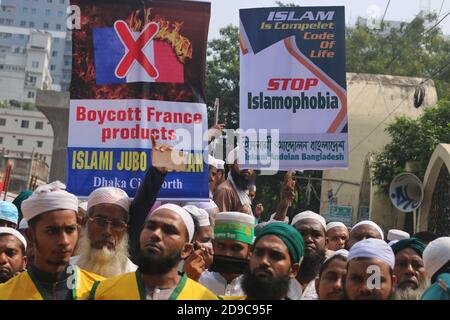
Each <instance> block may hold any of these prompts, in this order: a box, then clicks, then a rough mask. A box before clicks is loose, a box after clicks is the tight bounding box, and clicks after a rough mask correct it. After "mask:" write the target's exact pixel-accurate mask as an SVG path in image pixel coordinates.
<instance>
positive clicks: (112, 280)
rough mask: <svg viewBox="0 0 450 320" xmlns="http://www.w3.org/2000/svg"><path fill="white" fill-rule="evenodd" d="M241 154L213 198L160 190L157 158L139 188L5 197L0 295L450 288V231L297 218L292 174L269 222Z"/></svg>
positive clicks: (341, 293) (230, 162)
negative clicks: (171, 199) (161, 194)
mask: <svg viewBox="0 0 450 320" xmlns="http://www.w3.org/2000/svg"><path fill="white" fill-rule="evenodd" d="M160 148H161V147H160ZM161 151H167V150H163V148H161ZM236 155H237V149H235V150H233V151H232V152H231V153H230V154H229V155H228V158H227V164H225V163H224V161H221V160H217V159H214V158H210V161H209V174H210V183H209V188H210V198H211V199H210V201H209V202H193V203H161V202H160V201H157V196H158V191H159V189H160V188H161V186H162V184H163V182H164V179H165V176H166V174H167V170H166V169H165V168H154V167H151V168H150V169H149V171H148V172H147V173H146V174H145V178H144V179H143V182H142V183H141V185H140V187H139V189H138V191H137V193H136V195H135V197H134V198H133V200H131V199H130V198H129V197H128V195H127V194H126V193H125V192H124V191H123V190H121V189H118V188H113V187H102V188H98V189H96V190H94V191H93V192H92V193H91V194H90V195H89V197H88V200H87V202H86V201H84V202H83V201H81V202H80V200H79V199H78V198H77V197H76V196H75V195H73V194H71V193H69V192H67V191H66V190H65V185H64V184H62V183H61V182H59V181H56V182H52V183H50V184H47V185H42V186H39V187H38V188H37V189H36V190H35V191H34V192H31V191H29V190H28V191H23V192H22V193H20V194H19V195H18V196H17V198H15V200H14V201H13V202H12V203H10V202H6V201H2V202H0V283H1V284H0V300H8V299H9V300H29V299H36V300H42V299H49V300H73V299H80V300H83V299H85V300H87V299H91V300H217V299H229V300H233V299H236V300H237V299H241V300H243V299H248V300H283V299H290V300H367V299H369V300H388V299H390V300H420V299H422V300H430V299H431V300H449V299H450V237H437V236H436V235H434V234H433V233H431V232H427V231H423V232H418V233H416V234H414V235H412V236H410V235H409V234H408V233H406V232H404V231H401V230H389V231H388V232H387V238H385V233H384V231H383V230H382V229H381V228H380V227H379V226H378V225H377V224H376V223H375V222H373V221H361V222H359V223H357V224H356V225H354V226H353V227H352V228H351V229H350V230H349V229H348V228H347V227H346V226H345V225H344V224H343V223H341V222H334V221H329V222H328V223H327V222H326V220H325V219H324V217H323V216H321V215H319V214H317V213H315V212H312V211H304V212H300V213H298V214H297V215H295V216H294V217H293V218H292V220H291V221H289V218H288V217H287V210H288V209H289V207H290V206H291V205H292V200H293V195H294V188H295V186H294V185H293V184H292V182H291V181H290V180H289V179H285V181H284V183H283V184H282V187H281V190H280V193H279V203H278V207H277V210H276V212H275V213H274V214H272V215H271V216H270V220H269V221H265V222H261V221H259V220H260V216H261V212H262V211H263V206H262V205H261V204H258V205H257V206H254V210H253V209H252V200H253V198H254V196H255V187H254V185H255V180H256V175H255V172H254V171H253V170H241V169H240V166H239V164H238V163H237V161H236V160H237V159H236V158H237V157H236ZM225 166H227V169H228V175H227V176H225V170H224V169H225ZM276 192H278V191H276ZM294 209H295V208H294ZM253 211H254V212H253Z"/></svg>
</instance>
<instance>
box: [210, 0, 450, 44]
mask: <svg viewBox="0 0 450 320" xmlns="http://www.w3.org/2000/svg"><path fill="white" fill-rule="evenodd" d="M210 2H211V20H210V25H209V37H208V38H209V39H214V38H219V37H220V34H219V30H220V28H223V27H225V26H227V25H229V24H233V25H235V26H238V25H239V9H243V8H259V7H274V6H277V5H276V3H275V0H211V1H210ZM283 2H285V3H295V4H299V5H301V6H345V19H346V24H347V25H354V24H355V21H356V19H357V18H358V16H360V17H364V18H367V17H370V16H373V15H375V16H380V17H382V16H383V14H384V11H385V9H386V5H387V4H388V2H389V0H334V1H331V0H284V1H283ZM441 6H442V7H441ZM421 10H429V11H432V12H433V11H434V12H436V13H439V12H440V15H441V18H442V17H444V15H445V14H446V13H448V12H450V0H391V1H390V3H389V7H388V10H387V12H386V17H385V20H396V21H405V22H409V21H411V20H412V19H413V18H414V17H415V16H416V15H417V14H418V13H419V12H420V11H421ZM439 26H440V27H442V30H443V31H444V34H446V35H450V15H449V16H447V18H446V19H445V20H443V21H442V22H441V23H440V24H439Z"/></svg>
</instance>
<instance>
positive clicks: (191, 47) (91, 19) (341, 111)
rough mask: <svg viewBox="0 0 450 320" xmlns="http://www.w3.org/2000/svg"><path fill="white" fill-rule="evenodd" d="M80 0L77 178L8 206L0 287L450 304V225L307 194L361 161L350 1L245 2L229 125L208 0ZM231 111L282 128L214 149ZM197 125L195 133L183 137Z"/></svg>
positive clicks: (74, 104)
mask: <svg viewBox="0 0 450 320" xmlns="http://www.w3.org/2000/svg"><path fill="white" fill-rule="evenodd" d="M0 2H1V0H0ZM47 2H49V3H51V1H47ZM116 2H117V3H116ZM70 3H71V4H72V5H78V6H79V7H78V9H79V10H80V12H81V13H79V14H80V15H82V16H81V18H80V19H79V20H80V21H79V24H80V26H78V28H77V29H74V30H73V33H72V35H71V39H73V54H72V55H71V57H73V58H72V60H73V61H72V63H71V66H72V78H71V92H70V103H69V107H68V108H65V109H64V120H67V119H66V118H67V114H69V113H70V118H69V121H68V122H69V125H68V128H67V129H68V138H67V137H66V139H67V140H68V141H67V143H66V144H65V145H64V146H63V147H59V149H58V148H55V150H56V151H58V152H60V151H62V150H64V152H65V151H67V163H66V164H67V165H66V167H65V168H64V170H61V171H63V172H65V173H66V175H64V177H63V178H60V180H62V181H65V183H66V184H67V186H66V185H65V184H64V183H62V182H61V181H58V180H57V179H56V178H52V180H57V181H52V182H50V183H47V182H48V181H49V179H48V178H46V180H45V181H42V182H43V183H42V184H41V185H39V186H37V188H35V189H34V190H22V192H20V193H19V194H18V195H17V197H16V198H15V199H14V200H13V201H12V202H9V201H6V200H5V201H0V300H252V301H262V300H450V237H449V236H448V235H449V232H450V230H445V232H441V233H440V234H439V236H438V235H436V234H434V233H432V232H430V231H426V230H417V232H416V231H415V233H413V232H411V234H409V233H407V232H405V231H404V230H399V229H391V230H383V229H382V228H381V227H380V226H379V225H378V224H377V223H376V221H371V220H362V221H359V222H357V223H356V224H354V225H350V224H349V223H346V224H344V222H346V221H336V220H333V219H330V218H329V217H328V216H329V215H328V216H324V215H326V214H325V213H323V212H322V213H323V214H324V215H321V214H319V213H318V212H313V211H311V210H307V211H301V210H298V208H296V207H295V206H296V205H298V203H299V202H301V201H302V200H303V199H301V197H300V199H299V200H298V196H299V192H297V191H298V189H299V188H298V186H297V185H296V180H295V176H294V172H293V171H292V170H323V171H325V170H328V169H348V168H349V139H348V136H349V132H348V131H349V129H348V128H349V121H348V117H347V95H346V92H347V78H346V60H345V48H346V44H345V27H346V25H345V19H344V16H345V10H344V7H343V6H330V7H322V6H320V7H288V8H285V7H281V8H279V7H275V8H253V9H251V8H249V9H242V10H240V31H239V33H236V39H237V41H236V43H238V44H237V46H236V49H237V50H238V51H239V54H240V55H239V57H240V60H239V63H237V62H236V63H235V64H234V65H233V68H229V69H236V70H237V69H239V70H240V75H239V77H236V78H237V79H236V84H235V85H236V86H235V87H233V86H232V87H233V88H234V89H232V90H233V91H232V92H233V94H235V95H237V94H238V91H239V102H237V103H236V105H237V106H236V107H237V108H238V109H239V112H234V111H230V112H227V115H226V116H227V117H231V116H233V117H234V116H236V117H239V122H238V121H237V119H236V122H235V123H234V124H232V123H231V122H230V121H229V120H230V119H228V118H227V120H224V119H220V120H219V103H218V99H219V98H216V101H217V108H215V109H214V111H215V113H216V114H215V119H214V124H213V125H212V127H211V124H212V122H211V119H208V111H209V113H211V109H209V110H208V109H207V105H206V100H207V99H206V96H205V92H206V89H205V70H206V60H207V35H208V25H209V19H210V3H209V2H206V1H178V0H173V1H150V0H142V1H96V0H72V1H70ZM2 7H3V6H2ZM72 7H73V6H71V7H70V8H72ZM80 8H81V9H80ZM68 9H69V8H68ZM32 12H33V11H32ZM61 14H62V11H61ZM220 14H222V13H220ZM74 19H75V18H74ZM2 20H3V19H2ZM24 22H25V21H24ZM8 28H9V27H8ZM433 28H434V27H433ZM11 29H13V28H12V27H11ZM16 29H19V28H16ZM8 30H9V29H8ZM57 33H62V32H57ZM418 47H419V45H418ZM17 49H19V47H17ZM33 50H34V49H33ZM208 50H209V49H208ZM394 51H395V50H394ZM53 52H55V51H53ZM215 56H216V55H215V54H211V55H209V54H208V59H213V58H214V59H215V58H217V59H219V58H218V57H215ZM217 56H219V55H217ZM235 58H236V61H237V59H238V57H237V55H236V57H235ZM233 59H234V58H233ZM395 60H396V59H393V60H392V61H391V63H393V62H394V61H395ZM433 60H434V59H433ZM436 60H439V59H437V58H436ZM442 60H444V59H442ZM33 64H34V61H33ZM65 64H66V63H65ZM1 67H2V68H3V65H1ZM425 69H426V68H424V70H425ZM217 70H219V71H220V72H219V71H218V73H227V72H228V70H227V69H226V70H222V69H221V68H220V67H217ZM402 74H403V73H402ZM64 77H66V76H64ZM389 77H390V76H389ZM34 78H36V77H34ZM0 80H1V79H0ZM30 81H31V80H30ZM364 81H365V80H364ZM403 81H404V80H402V91H401V92H402V93H401V95H402V99H403V95H405V99H406V98H407V94H404V91H403V90H406V89H403V87H408V88H409V87H412V85H409V84H408V85H406V84H405V85H404V84H403V83H407V82H406V80H405V81H404V82H403ZM424 82H425V81H423V82H421V83H420V85H421V84H422V83H424ZM217 83H220V85H223V86H224V87H225V86H230V83H229V81H227V80H226V79H225V80H223V79H222V78H220V79H218V80H217ZM408 83H409V82H408ZM380 85H381V84H380ZM388 85H389V86H391V84H390V82H389V84H388ZM238 87H239V88H238ZM235 89H236V90H235ZM422 89H423V88H422ZM377 90H378V89H377ZM423 90H425V89H423ZM43 91H45V90H42V92H43ZM211 91H213V90H211ZM367 91H368V90H367V89H365V85H364V87H362V89H361V94H363V97H364V96H365V95H367V96H369V94H368V93H367ZM42 92H39V93H40V94H41V93H42ZM230 92H231V91H230ZM392 92H394V91H392ZM399 92H400V91H399ZM418 92H419V93H420V91H418ZM215 94H216V93H214V95H215ZM51 95H53V93H51ZM427 95H429V93H427ZM217 96H220V94H217ZM385 96H391V100H394V93H392V94H391V91H389V93H383V98H384V97H385ZM33 97H34V93H33ZM39 98H40V97H39ZM395 98H397V97H395ZM422 98H423V97H422ZM221 99H222V98H221ZM367 99H369V98H367ZM376 99H379V98H378V91H377V98H376ZM38 100H42V101H45V100H46V99H44V98H42V99H41V98H40V99H37V101H38ZM224 100H225V101H227V100H226V99H224ZM228 103H229V102H228ZM384 103H385V106H386V109H387V108H388V106H387V105H386V100H384ZM55 104H56V103H55ZM224 104H226V102H225V103H224ZM229 104H231V103H229ZM399 105H400V104H399ZM38 106H39V105H38ZM209 107H211V106H209ZM358 107H359V106H358ZM371 108H373V109H374V108H375V102H374V104H373V106H372V107H371ZM383 108H384V107H383ZM396 108H397V107H395V109H392V111H389V112H390V113H389V114H388V116H389V115H390V114H392V113H393V112H394V111H395V110H396ZM416 108H417V106H416ZM50 109H52V110H53V109H55V110H56V109H57V108H56V107H55V108H53V105H52V108H50ZM61 109H62V108H61ZM66 109H68V110H66ZM411 109H412V107H411ZM361 110H362V108H361ZM389 110H390V109H389ZM52 112H53V111H52ZM362 112H363V111H361V115H363V113H362ZM364 112H365V111H364ZM55 113H56V112H55ZM395 114H400V112H397V113H395ZM210 115H211V114H210ZM224 117H225V116H224ZM360 117H365V118H370V117H371V116H370V113H369V111H367V115H366V114H365V113H364V115H363V116H360ZM383 117H384V114H383ZM355 118H357V117H355V116H354V119H355ZM384 119H386V118H384ZM2 120H4V119H2ZM208 120H209V121H208ZM371 120H372V119H371ZM5 121H6V120H5ZM16 121H17V120H16ZM374 121H375V120H374ZM383 121H384V120H383ZM222 122H224V123H226V125H227V126H228V129H230V130H233V129H236V128H239V129H238V130H241V131H242V132H248V131H251V132H256V131H259V133H260V132H262V131H264V132H265V133H266V135H265V136H264V137H263V138H261V137H260V136H259V137H258V139H259V138H261V139H259V140H258V139H256V140H255V139H253V138H251V137H250V138H249V137H244V134H242V135H241V133H239V137H238V139H237V140H238V141H237V142H236V143H235V141H234V138H235V137H233V138H232V139H229V136H228V135H226V137H227V139H229V140H228V141H227V143H228V144H227V145H226V144H224V145H223V146H226V147H227V148H228V147H230V148H229V149H232V150H227V152H226V154H225V155H224V157H221V156H218V155H215V153H214V152H210V147H211V143H212V141H213V140H215V139H217V140H219V139H218V137H219V136H221V137H224V136H225V135H224V134H223V131H224V130H226V129H225V124H224V123H222ZM61 123H62V122H61ZM366 123H367V122H364V125H366ZM3 125H4V123H3ZM52 125H53V123H52ZM380 125H381V123H380ZM445 125H446V126H447V127H448V123H446V124H445ZM59 126H63V125H62V124H60V123H58V124H57V125H56V126H54V128H56V129H58V127H59ZM360 126H362V125H360ZM374 126H375V124H374ZM378 126H379V125H376V126H375V129H377V127H378ZM27 127H28V122H27ZM209 127H211V128H210V130H208V128H209ZM211 129H212V130H211ZM269 129H270V135H268V131H269ZM375 129H374V130H375ZM238 130H237V131H238ZM442 130H444V129H442ZM436 131H438V130H436ZM210 132H213V133H211V137H209V135H208V133H210ZM373 132H374V131H372V132H371V133H373ZM427 132H428V131H427ZM430 132H431V130H430ZM443 132H444V131H443ZM445 132H446V131H445ZM58 133H61V132H59V131H56V130H55V137H58V136H57V134H58ZM64 133H65V132H64ZM198 133H200V134H201V135H202V134H203V136H204V135H205V133H206V135H208V139H205V138H204V137H200V138H197V134H198ZM275 133H276V135H275ZM371 133H370V134H371ZM188 134H189V138H190V137H194V138H195V139H193V140H194V141H190V142H192V143H191V145H189V146H187V147H186V146H183V147H181V148H177V147H179V145H174V144H176V143H177V142H180V140H183V141H182V142H184V141H185V139H184V138H186V140H188V139H187V137H188ZM353 134H354V135H355V136H357V135H358V133H353ZM255 135H256V134H255ZM271 135H273V136H271ZM14 137H15V136H14ZM59 138H60V137H58V139H59ZM242 138H247V140H244V139H242ZM1 139H2V140H1V141H3V138H1ZM58 139H55V141H56V140H58ZM272 139H273V140H272ZM59 140H63V138H61V139H59ZM150 140H151V141H150ZM231 140H233V141H231ZM275 140H276V141H275ZM363 140H364V139H363ZM363 140H361V143H362V141H363ZM430 140H433V141H434V139H431V138H430ZM18 141H19V140H18ZM57 142H58V143H59V142H60V141H57ZM197 142H199V143H197ZM352 143H355V142H354V141H353V142H352ZM374 144H380V145H381V143H374ZM55 146H57V144H56V143H55ZM263 146H264V147H263ZM427 148H428V147H427ZM429 148H430V149H432V148H431V147H429ZM211 149H214V148H211ZM259 149H264V150H265V151H267V150H269V152H268V155H267V154H264V156H266V155H267V158H268V159H269V160H270V161H272V160H273V161H275V160H276V161H277V163H278V164H279V166H278V167H277V168H276V169H277V170H274V171H281V172H285V175H284V179H283V181H280V184H279V186H277V185H274V186H270V192H271V199H276V200H274V202H275V203H270V207H271V208H276V209H275V210H274V211H275V212H264V210H265V208H264V207H266V208H267V207H269V204H268V203H259V202H258V201H255V199H257V194H258V190H259V188H260V186H261V185H262V184H260V185H258V183H261V182H258V181H257V180H258V179H257V170H258V171H259V170H261V171H264V170H267V167H264V166H265V164H264V163H262V161H261V163H257V165H256V166H254V167H251V166H249V165H248V163H243V162H242V158H243V157H242V155H243V154H245V155H248V157H249V158H250V160H252V157H253V156H255V157H256V158H258V157H259V156H262V154H260V153H257V154H256V151H257V150H259ZM417 149H419V146H417V147H415V149H414V150H417ZM433 149H434V148H433ZM3 150H5V148H3ZM369 151H371V152H372V150H369ZM3 152H4V151H2V153H3ZM33 152H34V148H33ZM252 152H253V153H252ZM371 152H369V153H368V154H371ZM398 152H399V153H400V152H401V151H398ZM360 153H361V154H362V152H360ZM58 154H61V153H58ZM32 155H33V153H32ZM208 156H209V157H208ZM174 157H178V160H179V159H184V160H186V158H189V159H188V160H189V161H187V162H189V164H186V163H181V164H176V161H175V159H174ZM216 157H217V158H216ZM221 158H224V159H221ZM57 159H58V160H59V159H62V158H57ZM119 159H120V161H118V160H119ZM58 160H52V161H53V162H52V166H53V165H55V163H56V165H61V163H57V162H58ZM197 160H200V161H197ZM260 160H263V159H260ZM411 160H414V159H411ZM416 160H417V159H416ZM193 162H196V163H195V164H193ZM183 164H185V165H186V166H183ZM389 169H391V168H389ZM267 171H268V170H267ZM392 171H395V168H394V169H392ZM64 179H66V180H64ZM318 180H325V179H322V178H320V179H319V178H318ZM97 182H98V183H97ZM44 183H45V184H44ZM183 183H184V186H182V187H179V185H182V184H183ZM445 183H446V184H447V183H448V181H445ZM116 184H117V185H116ZM112 185H114V186H112ZM30 186H31V185H30ZM339 188H340V187H339ZM21 189H22V188H20V190H21ZM261 189H262V188H261ZM265 189H267V188H265ZM6 191H7V189H6ZM6 193H7V192H5V199H6ZM261 194H263V193H261ZM208 195H209V197H208ZM352 196H355V197H356V195H352ZM187 199H189V200H187ZM446 199H448V194H447V198H446ZM318 200H319V201H320V199H318ZM445 201H446V203H447V208H448V200H445ZM409 202H412V201H409ZM367 209H369V208H368V207H367ZM371 209H372V208H371ZM415 209H417V208H414V210H415ZM271 211H272V210H271ZM380 211H381V210H380ZM412 211H413V210H409V211H407V210H405V211H404V212H412ZM293 212H295V213H296V214H294V215H293V214H292V213H293ZM447 212H448V211H447ZM288 213H289V214H288ZM372 216H373V217H375V215H373V214H372V213H371V214H370V217H372ZM352 218H353V216H352ZM373 219H374V220H375V218H373ZM360 220H361V219H360ZM378 222H380V221H378ZM415 227H416V226H414V228H415ZM436 232H437V231H436ZM443 234H446V235H447V236H442V235H443ZM440 236H441V237H440ZM222 303H223V302H222ZM223 304H224V305H225V303H223Z"/></svg>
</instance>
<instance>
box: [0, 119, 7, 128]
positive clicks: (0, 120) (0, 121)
mask: <svg viewBox="0 0 450 320" xmlns="http://www.w3.org/2000/svg"><path fill="white" fill-rule="evenodd" d="M4 125H6V119H5V118H0V126H4Z"/></svg>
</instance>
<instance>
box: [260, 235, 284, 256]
mask: <svg viewBox="0 0 450 320" xmlns="http://www.w3.org/2000/svg"><path fill="white" fill-rule="evenodd" d="M256 248H259V249H276V250H277V251H286V252H288V247H287V246H286V244H285V243H284V242H283V241H282V240H281V239H280V238H278V237H277V236H274V235H271V234H269V235H265V236H263V237H261V239H259V240H258V242H257V243H256V245H255V249H256Z"/></svg>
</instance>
